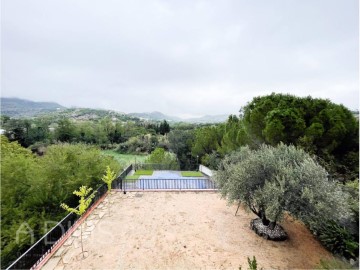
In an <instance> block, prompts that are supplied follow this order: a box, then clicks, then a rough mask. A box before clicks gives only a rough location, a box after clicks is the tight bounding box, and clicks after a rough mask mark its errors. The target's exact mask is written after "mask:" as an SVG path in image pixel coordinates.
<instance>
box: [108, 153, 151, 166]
mask: <svg viewBox="0 0 360 270" xmlns="http://www.w3.org/2000/svg"><path fill="white" fill-rule="evenodd" d="M101 152H102V153H103V154H105V155H108V156H112V157H114V158H115V159H116V160H117V161H118V162H119V163H120V164H121V165H122V166H123V167H126V166H128V165H130V164H131V163H132V164H134V163H135V160H136V162H137V163H138V162H144V160H145V159H146V158H147V155H128V154H119V153H117V152H115V151H114V150H104V151H101Z"/></svg>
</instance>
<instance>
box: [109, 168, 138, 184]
mask: <svg viewBox="0 0 360 270" xmlns="http://www.w3.org/2000/svg"><path fill="white" fill-rule="evenodd" d="M132 169H133V165H132V164H130V165H129V166H128V167H127V168H126V169H125V170H123V172H122V173H121V174H120V175H119V176H118V177H117V178H116V179H115V180H114V181H113V182H112V184H111V188H113V189H122V188H123V186H122V183H123V179H125V178H126V176H127V175H128V174H129V173H130V172H131V171H132Z"/></svg>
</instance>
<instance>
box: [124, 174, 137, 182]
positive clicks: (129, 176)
mask: <svg viewBox="0 0 360 270" xmlns="http://www.w3.org/2000/svg"><path fill="white" fill-rule="evenodd" d="M139 177H140V175H128V176H126V177H125V180H126V181H136V180H138V179H139Z"/></svg>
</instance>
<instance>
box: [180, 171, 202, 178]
mask: <svg viewBox="0 0 360 270" xmlns="http://www.w3.org/2000/svg"><path fill="white" fill-rule="evenodd" d="M181 176H183V177H203V176H204V175H203V174H202V173H201V172H194V171H186V172H181Z"/></svg>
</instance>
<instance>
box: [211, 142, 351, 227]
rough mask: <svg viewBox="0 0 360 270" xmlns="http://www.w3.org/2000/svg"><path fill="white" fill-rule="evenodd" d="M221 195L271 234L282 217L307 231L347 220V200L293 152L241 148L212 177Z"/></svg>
mask: <svg viewBox="0 0 360 270" xmlns="http://www.w3.org/2000/svg"><path fill="white" fill-rule="evenodd" d="M215 180H216V181H217V183H218V185H219V188H220V191H221V194H222V196H223V197H226V198H227V199H228V201H229V202H235V201H239V203H240V202H241V203H243V204H244V205H245V206H246V208H247V209H249V210H250V211H251V212H253V213H254V214H255V215H257V216H258V217H259V218H261V220H262V224H263V225H265V226H267V227H268V228H269V229H274V227H275V225H276V222H278V221H280V220H281V218H282V217H283V214H284V213H285V212H288V213H290V214H291V215H292V216H294V217H296V218H299V219H301V220H302V221H303V222H304V223H305V224H307V225H308V226H310V228H314V227H319V226H320V223H323V222H326V221H328V220H330V219H332V220H338V219H341V218H342V217H345V216H347V215H348V214H349V211H348V205H347V202H346V199H347V198H346V195H345V194H344V193H343V192H342V191H341V189H340V187H339V186H338V185H337V184H336V183H334V182H332V181H330V180H329V179H328V177H327V172H326V171H325V169H324V168H322V167H321V166H320V165H319V164H318V163H317V162H316V161H315V160H314V159H313V158H312V157H311V156H310V155H309V154H307V153H306V152H304V151H303V150H301V149H297V148H296V147H294V146H286V145H284V144H279V145H278V146H277V147H272V146H267V145H261V146H260V148H259V149H258V150H251V149H250V148H249V147H242V148H240V149H239V150H238V151H236V152H234V153H232V154H229V155H227V156H226V157H225V158H224V159H223V160H222V162H221V164H220V166H219V170H218V171H217V172H216V174H215Z"/></svg>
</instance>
